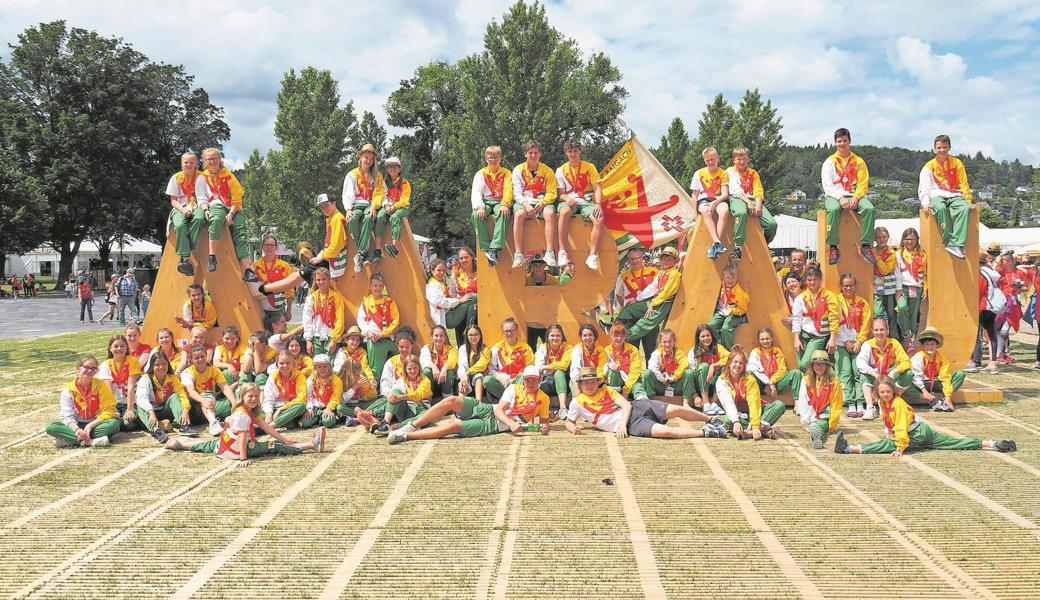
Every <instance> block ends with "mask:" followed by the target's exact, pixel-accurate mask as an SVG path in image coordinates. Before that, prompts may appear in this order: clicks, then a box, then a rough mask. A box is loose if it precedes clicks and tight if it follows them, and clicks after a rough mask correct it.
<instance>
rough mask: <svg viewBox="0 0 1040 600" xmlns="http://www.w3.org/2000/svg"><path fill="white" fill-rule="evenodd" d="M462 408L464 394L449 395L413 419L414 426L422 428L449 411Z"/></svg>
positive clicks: (452, 411)
mask: <svg viewBox="0 0 1040 600" xmlns="http://www.w3.org/2000/svg"><path fill="white" fill-rule="evenodd" d="M461 410H462V396H448V397H446V398H444V399H443V400H441V401H440V402H438V403H437V404H434V405H433V406H431V407H430V408H429V409H428V410H427V411H426V412H424V413H423V414H421V415H419V416H418V417H417V418H416V419H415V420H414V421H412V427H415V428H416V429H422V428H423V427H426V426H427V425H430V424H432V423H435V422H437V421H438V420H439V419H440V418H441V417H443V416H445V415H447V414H448V413H457V412H459V411H461Z"/></svg>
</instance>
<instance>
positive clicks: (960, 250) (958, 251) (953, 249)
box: [946, 246, 964, 258]
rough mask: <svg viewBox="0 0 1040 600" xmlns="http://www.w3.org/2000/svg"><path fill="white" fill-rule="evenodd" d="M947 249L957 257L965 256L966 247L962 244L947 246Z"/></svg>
mask: <svg viewBox="0 0 1040 600" xmlns="http://www.w3.org/2000/svg"><path fill="white" fill-rule="evenodd" d="M946 251H947V252H949V253H950V254H952V255H954V256H956V257H957V258H964V249H963V248H961V247H960V246H947V247H946Z"/></svg>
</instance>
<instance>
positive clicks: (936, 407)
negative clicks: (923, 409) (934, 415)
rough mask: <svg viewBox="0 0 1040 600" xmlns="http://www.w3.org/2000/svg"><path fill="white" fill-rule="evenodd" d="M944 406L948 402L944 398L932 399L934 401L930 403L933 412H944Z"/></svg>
mask: <svg viewBox="0 0 1040 600" xmlns="http://www.w3.org/2000/svg"><path fill="white" fill-rule="evenodd" d="M944 406H946V403H945V402H943V400H942V398H936V399H934V400H932V403H931V404H929V405H928V408H929V409H930V410H931V411H932V412H942V411H943V407H944Z"/></svg>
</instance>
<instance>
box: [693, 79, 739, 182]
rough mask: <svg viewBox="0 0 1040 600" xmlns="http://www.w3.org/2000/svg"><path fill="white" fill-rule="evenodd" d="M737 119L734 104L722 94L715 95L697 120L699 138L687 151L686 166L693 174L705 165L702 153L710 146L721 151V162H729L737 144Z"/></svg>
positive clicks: (723, 163)
mask: <svg viewBox="0 0 1040 600" xmlns="http://www.w3.org/2000/svg"><path fill="white" fill-rule="evenodd" d="M736 120H737V113H736V111H735V110H733V106H732V105H730V103H729V102H726V99H725V98H724V97H723V96H722V94H719V95H717V96H715V99H714V100H712V102H711V103H710V104H708V106H707V108H705V110H704V113H703V114H702V115H701V118H700V120H699V121H697V139H695V140H694V141H693V143H692V144H691V146H690V150H689V152H687V153H686V168H687V170H688V172H689V173H690V174H691V175H692V174H693V173H695V172H696V171H697V169H699V168H701V167H703V166H704V161H703V159H702V158H701V153H702V152H703V151H704V149H705V148H708V147H709V146H710V147H714V148H715V149H716V150H718V151H719V157H720V158H721V163H720V164H722V165H725V164H727V163H728V161H729V156H730V154H731V153H732V152H733V148H734V147H735V146H736V142H735V140H734V138H733V132H734V125H735V123H736Z"/></svg>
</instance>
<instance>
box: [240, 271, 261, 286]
mask: <svg viewBox="0 0 1040 600" xmlns="http://www.w3.org/2000/svg"><path fill="white" fill-rule="evenodd" d="M242 281H244V282H246V283H256V284H259V283H260V278H259V277H257V276H256V271H254V270H252V269H246V272H245V273H242Z"/></svg>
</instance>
